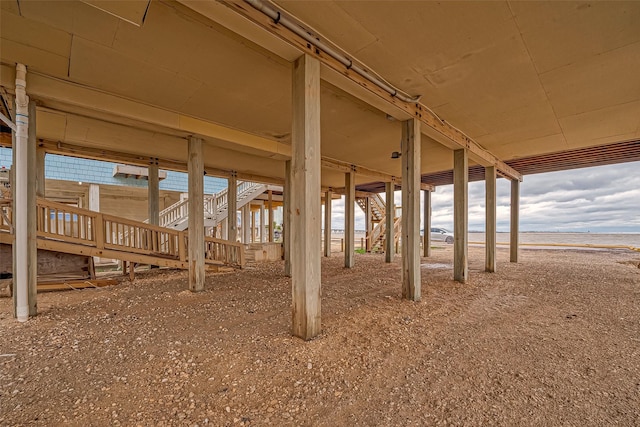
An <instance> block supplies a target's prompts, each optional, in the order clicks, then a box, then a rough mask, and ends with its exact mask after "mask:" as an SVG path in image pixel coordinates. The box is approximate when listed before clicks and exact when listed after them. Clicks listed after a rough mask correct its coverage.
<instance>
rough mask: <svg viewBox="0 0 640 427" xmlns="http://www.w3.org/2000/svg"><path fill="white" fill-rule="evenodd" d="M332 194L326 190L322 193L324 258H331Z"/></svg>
mask: <svg viewBox="0 0 640 427" xmlns="http://www.w3.org/2000/svg"><path fill="white" fill-rule="evenodd" d="M332 204H333V203H332V192H331V190H327V191H325V193H324V256H325V257H330V256H331V215H332V214H331V211H332V209H331V208H332Z"/></svg>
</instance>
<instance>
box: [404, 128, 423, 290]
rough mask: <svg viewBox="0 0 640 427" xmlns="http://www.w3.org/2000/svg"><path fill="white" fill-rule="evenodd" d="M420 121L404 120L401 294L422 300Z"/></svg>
mask: <svg viewBox="0 0 640 427" xmlns="http://www.w3.org/2000/svg"><path fill="white" fill-rule="evenodd" d="M420 139H421V132H420V122H419V121H418V120H416V119H409V120H406V121H404V122H402V182H403V183H404V185H403V186H402V231H401V233H402V297H403V298H405V299H408V300H412V301H420V297H421V286H420V285H421V284H420V146H421V144H420Z"/></svg>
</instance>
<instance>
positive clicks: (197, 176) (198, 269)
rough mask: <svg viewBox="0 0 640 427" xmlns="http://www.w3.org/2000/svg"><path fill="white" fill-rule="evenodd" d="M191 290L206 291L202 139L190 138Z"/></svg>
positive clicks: (189, 248) (189, 231) (189, 230)
mask: <svg viewBox="0 0 640 427" xmlns="http://www.w3.org/2000/svg"><path fill="white" fill-rule="evenodd" d="M188 233H189V247H188V252H189V290H191V291H192V292H201V291H203V290H204V279H205V270H204V163H203V151H202V138H195V137H189V228H188Z"/></svg>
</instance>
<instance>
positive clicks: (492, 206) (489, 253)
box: [484, 166, 497, 273]
mask: <svg viewBox="0 0 640 427" xmlns="http://www.w3.org/2000/svg"><path fill="white" fill-rule="evenodd" d="M484 179H485V186H486V190H485V230H484V234H485V241H484V245H485V267H484V269H485V271H488V272H490V273H493V272H495V271H496V207H497V195H496V179H497V175H496V167H495V166H487V167H485V168H484Z"/></svg>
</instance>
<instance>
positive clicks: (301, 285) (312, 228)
mask: <svg viewBox="0 0 640 427" xmlns="http://www.w3.org/2000/svg"><path fill="white" fill-rule="evenodd" d="M292 94H293V96H292V98H293V120H292V122H293V126H292V132H291V146H292V147H291V148H292V155H291V157H292V159H291V255H290V256H291V277H292V280H291V283H292V293H293V310H292V320H293V334H294V335H296V336H298V337H300V338H303V339H306V340H308V339H311V338H313V337H315V336H316V335H318V334H319V333H320V330H321V323H320V251H321V244H320V240H321V239H320V229H321V225H320V224H321V223H320V222H321V218H320V216H321V212H322V209H321V206H320V61H319V60H317V59H316V58H313V57H312V56H309V55H306V54H305V55H303V56H301V57H300V58H298V59H297V60H296V61H295V62H294V66H293V90H292Z"/></svg>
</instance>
